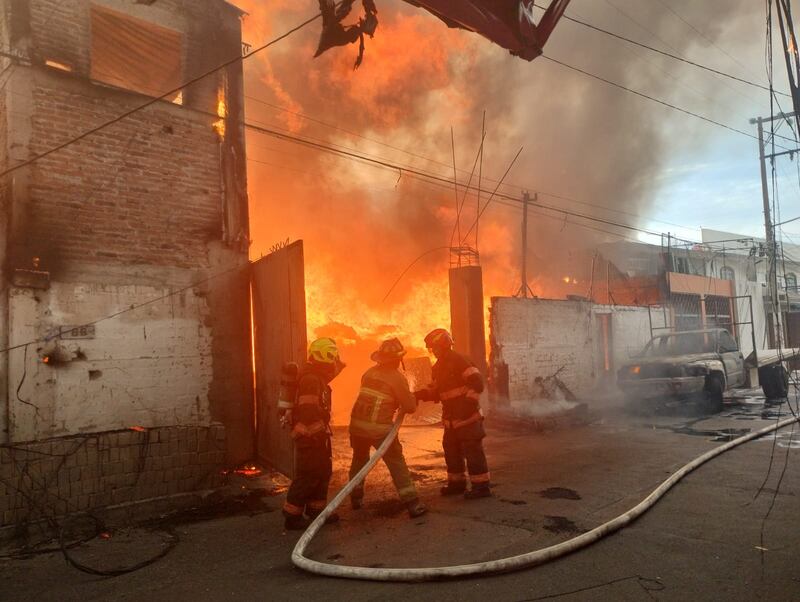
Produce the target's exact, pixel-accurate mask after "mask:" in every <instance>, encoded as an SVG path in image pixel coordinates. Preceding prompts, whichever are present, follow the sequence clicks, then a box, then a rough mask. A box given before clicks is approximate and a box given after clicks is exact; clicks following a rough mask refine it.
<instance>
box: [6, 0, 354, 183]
mask: <svg viewBox="0 0 800 602" xmlns="http://www.w3.org/2000/svg"><path fill="white" fill-rule="evenodd" d="M340 3H341V2H338V3H337V4H340ZM321 16H322V13H321V12H320V13H317V14H316V15H314V16H313V17H311V18H309V19H306V20H305V21H303V22H302V23H300V24H299V25H296V26H295V27H293V28H291V29H290V30H288V31H286V32H285V33H283V34H281V35H279V36H278V37H276V38H273V39H272V40H270V41H269V42H266V43H265V44H262V45H261V46H259V47H258V48H255V49H254V50H252V51H251V52H249V53H248V54H246V55H244V56H242V54H241V53H240V54H238V55H237V56H235V57H233V58H231V59H228V60H227V61H224V62H222V63H221V64H219V65H217V66H216V67H213V68H211V69H209V70H207V71H205V72H203V73H201V74H200V75H197V76H195V77H193V78H191V79H189V80H188V81H185V82H183V83H182V84H180V85H179V86H178V87H176V88H173V89H171V90H169V91H167V92H164V93H163V94H161V95H160V96H154V97H150V98H149V99H148V100H146V101H145V102H144V103H142V104H140V105H137V106H135V107H133V108H132V109H129V110H128V111H125V112H124V113H122V114H120V115H117V116H116V117H114V118H112V119H110V120H108V121H105V122H103V123H101V124H100V125H98V126H95V127H93V128H91V129H89V130H86V131H85V132H83V133H81V134H79V135H77V136H75V137H73V138H70V139H69V140H66V141H64V142H62V143H61V144H58V145H56V146H54V147H51V148H49V149H47V150H46V151H43V152H41V153H39V154H38V155H34V156H33V157H31V158H29V159H25V160H24V161H22V162H20V163H18V164H17V165H14V166H12V167H9V168H7V169H5V170H3V171H0V177H2V176H5V175H8V174H10V173H13V172H15V171H17V170H19V169H22V168H23V167H27V166H28V165H32V164H33V163H36V162H37V161H39V160H40V159H43V158H44V157H47V156H48V155H51V154H53V153H55V152H58V151H60V150H62V149H64V148H66V147H68V146H71V145H73V144H75V143H76V142H80V141H81V140H83V139H85V138H88V137H90V136H92V135H94V134H96V133H97V132H100V131H102V130H104V129H106V128H107V127H109V126H111V125H114V124H115V123H119V122H120V121H122V120H124V119H126V118H128V117H130V116H131V115H133V114H135V113H138V112H139V111H142V110H144V109H146V108H147V107H150V106H152V105H154V104H156V103H157V102H160V101H161V100H163V99H166V98H168V97H170V96H174V95H175V94H177V93H178V92H181V91H182V90H183V89H184V88H186V87H188V86H191V85H192V84H195V83H197V82H199V81H201V80H203V79H205V78H206V77H208V76H209V75H213V74H214V73H216V72H217V71H220V70H221V69H224V68H226V67H229V66H230V65H233V64H235V63H238V62H240V61H244V60H246V59H248V58H250V57H252V56H255V55H256V54H258V53H259V52H261V51H263V50H266V49H267V48H269V47H270V46H274V45H275V44H277V43H278V42H281V41H282V40H284V39H286V38H288V37H289V36H290V35H292V34H293V33H295V32H297V31H299V30H301V29H303V28H304V27H306V26H307V25H310V24H311V23H313V22H314V21H316V20H317V19H319V18H320V17H321Z"/></svg>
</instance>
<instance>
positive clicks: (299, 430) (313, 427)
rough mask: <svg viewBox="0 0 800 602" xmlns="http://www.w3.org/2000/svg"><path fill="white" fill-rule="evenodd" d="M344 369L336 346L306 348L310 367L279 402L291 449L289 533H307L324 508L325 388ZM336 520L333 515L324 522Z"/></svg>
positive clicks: (327, 460) (325, 342)
mask: <svg viewBox="0 0 800 602" xmlns="http://www.w3.org/2000/svg"><path fill="white" fill-rule="evenodd" d="M287 366H288V369H286V370H284V372H285V374H284V377H289V378H290V377H291V373H292V369H291V365H287ZM343 368H344V364H343V363H342V361H341V359H340V357H339V349H338V348H337V346H336V341H334V340H333V339H331V338H327V337H326V338H321V339H317V340H316V341H314V342H313V343H311V345H309V347H308V361H307V362H306V363H305V365H304V366H302V367H301V368H300V369H299V371H298V373H297V380H296V387H295V391H294V394H289V395H287V396H286V398H283V399H282V400H281V401H279V409H280V411H281V412H282V413H283V416H282V418H283V419H284V420H285V421H287V422H288V423H289V424H291V427H292V438H293V439H294V449H295V476H294V479H293V480H292V484H291V485H290V486H289V491H288V493H287V494H286V503H285V504H284V505H283V515H284V517H285V518H286V521H285V528H286V529H287V530H297V529H305V528H306V527H307V526H308V525H309V524H310V519H313V518H314V517H316V516H317V515H318V514H319V513H320V512H322V510H323V509H324V508H325V506H326V505H327V503H328V482H329V481H330V478H331V472H332V464H331V431H330V426H329V425H330V420H331V387H330V385H329V383H330V382H331V381H332V380H333V379H334V378H335V377H336V375H337V374H339V373H340V372H341V371H342V369H343ZM295 369H296V367H295ZM282 385H285V383H282ZM282 397H283V396H282ZM304 513H305V515H306V516H307V517H308V518H306V516H304ZM338 519H339V517H338V515H336V514H332V515H331V516H330V517H329V518H328V520H327V522H328V523H332V522H336V521H337V520H338Z"/></svg>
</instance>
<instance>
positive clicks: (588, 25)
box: [539, 0, 790, 97]
mask: <svg viewBox="0 0 800 602" xmlns="http://www.w3.org/2000/svg"><path fill="white" fill-rule="evenodd" d="M658 1H660V0H658ZM662 4H663V3H662ZM539 8H542V7H539ZM670 10H671V9H670ZM563 18H564V19H566V20H567V21H572V22H573V23H577V24H578V25H582V26H583V27H586V28H588V29H593V30H594V31H597V32H599V33H602V34H605V35H607V36H611V37H612V38H616V39H618V40H621V41H623V42H627V43H629V44H633V45H634V46H638V47H640V48H644V49H645V50H649V51H651V52H656V53H658V54H660V55H662V56H666V57H669V58H671V59H674V60H676V61H680V62H682V63H686V64H687V65H691V66H693V67H697V68H698V69H702V70H704V71H708V72H709V73H713V74H715V75H721V76H722V77H727V78H728V79H731V80H733V81H736V82H739V83H741V84H747V85H748V86H753V87H755V88H760V89H761V90H765V91H769V89H770V88H769V86H765V85H763V84H759V83H758V82H754V81H750V80H748V79H744V78H742V77H738V76H736V75H732V74H730V73H726V72H724V71H720V70H719V69H714V68H713V67H709V66H708V65H703V64H701V63H697V62H695V61H692V60H690V59H687V58H685V57H682V56H680V55H677V54H673V53H671V52H667V51H665V50H659V49H658V48H655V47H653V46H648V45H647V44H643V43H641V42H637V41H636V40H632V39H630V38H626V37H625V36H623V35H620V34H618V33H614V32H613V31H609V30H607V29H603V28H602V27H598V26H597V25H592V24H591V23H588V22H586V21H582V20H581V19H577V18H575V17H571V16H570V15H566V14H565V15H563ZM693 29H694V28H693ZM701 35H702V34H701ZM704 37H705V36H704ZM776 94H780V95H782V96H786V97H790V95H789V94H787V93H786V92H778V91H776Z"/></svg>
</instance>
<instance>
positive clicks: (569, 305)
mask: <svg viewBox="0 0 800 602" xmlns="http://www.w3.org/2000/svg"><path fill="white" fill-rule="evenodd" d="M600 313H608V314H610V315H611V342H612V349H611V356H612V374H611V375H610V376H612V378H611V382H602V379H603V377H604V374H603V354H602V347H601V341H600V335H599V320H598V317H597V315H598V314H600ZM490 331H491V338H490V340H491V363H492V366H491V368H490V373H491V374H493V375H496V374H503V378H504V379H505V373H506V370H507V374H508V376H507V379H508V380H507V390H508V398H509V400H511V401H524V400H530V399H532V398H533V397H535V395H536V392H537V387H536V385H535V379H536V378H537V377H541V378H546V377H548V376H552V375H554V374H556V373H557V372H558V378H559V379H560V380H561V381H563V382H564V383H565V384H566V385H567V386H568V387H569V388H570V390H571V391H573V393H575V394H576V395H577V396H579V397H584V398H585V397H588V396H591V395H592V394H595V393H597V392H598V389H599V388H601V387H604V386H606V385H609V384H610V385H612V386H613V384H614V381H613V372H614V371H615V369H616V368H618V367H619V366H620V365H621V363H622V362H624V361H626V360H627V359H628V358H629V357H630V355H631V353H632V352H634V351H636V350H640V349H642V348H643V347H644V345H645V343H646V342H647V341H648V340H649V338H650V329H649V322H648V313H647V308H642V307H619V306H601V305H593V304H591V303H584V302H578V301H563V300H550V299H516V298H509V297H493V298H492V306H491V310H490ZM501 365H502V366H503V368H502V369H500V366H501ZM505 386H506V383H505V382H504V383H502V385H501V386H500V389H501V390H505ZM495 389H496V387H495ZM495 401H496V402H497V403H502V402H503V401H504V400H500V399H495Z"/></svg>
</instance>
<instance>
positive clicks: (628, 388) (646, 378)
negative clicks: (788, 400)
mask: <svg viewBox="0 0 800 602" xmlns="http://www.w3.org/2000/svg"><path fill="white" fill-rule="evenodd" d="M758 372H759V379H760V381H761V386H762V387H763V389H764V393H765V394H766V395H767V396H768V397H785V396H786V390H787V386H788V376H787V373H786V371H785V370H784V369H783V366H782V364H781V363H780V361H775V362H773V363H771V364H770V363H767V364H764V363H763V362H759V370H758ZM746 381H747V370H746V365H745V360H744V357H742V353H741V351H739V346H738V344H737V343H736V340H735V339H734V338H733V337H732V336H731V334H730V333H729V332H728V331H727V330H725V329H722V328H716V329H709V330H692V331H686V332H673V333H669V334H662V335H659V336H656V337H653V339H651V340H650V342H649V343H647V345H646V346H645V348H644V351H642V353H641V355H640V356H639V357H637V358H636V359H635V361H633V362H631V363H628V364H626V365H625V366H623V367H622V368H621V369H620V370H619V372H618V373H617V384H618V386H619V388H620V389H621V390H622V391H623V393H624V394H625V397H626V400H627V403H628V405H629V407H631V409H645V408H648V407H649V408H654V407H656V406H657V405H660V404H662V403H666V402H668V401H670V400H679V401H697V402H699V403H700V404H701V408H702V410H703V411H705V412H707V413H713V412H718V411H720V410H721V409H722V399H723V396H724V393H725V391H727V390H729V389H734V388H736V387H741V386H744V385H745V384H746Z"/></svg>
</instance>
